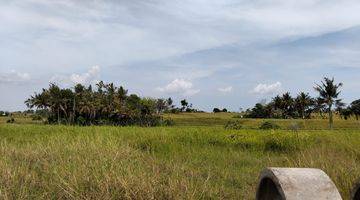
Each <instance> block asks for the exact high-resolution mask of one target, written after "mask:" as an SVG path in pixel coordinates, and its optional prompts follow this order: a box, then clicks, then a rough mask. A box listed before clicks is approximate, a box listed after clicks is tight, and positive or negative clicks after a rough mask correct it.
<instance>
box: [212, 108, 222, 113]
mask: <svg viewBox="0 0 360 200" xmlns="http://www.w3.org/2000/svg"><path fill="white" fill-rule="evenodd" d="M213 112H214V113H218V112H221V110H220V109H219V108H214V109H213Z"/></svg>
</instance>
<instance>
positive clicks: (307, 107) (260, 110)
mask: <svg viewBox="0 0 360 200" xmlns="http://www.w3.org/2000/svg"><path fill="white" fill-rule="evenodd" d="M314 111H319V112H321V111H320V110H319V106H318V105H317V101H316V100H315V99H314V98H312V97H310V96H309V94H307V93H304V92H301V93H300V94H299V95H298V96H297V97H295V98H293V97H292V96H291V95H290V93H289V92H286V93H284V94H283V95H281V96H280V95H277V96H275V97H274V98H272V100H271V102H270V103H268V104H261V103H257V104H256V105H255V107H254V108H252V109H248V110H247V112H246V115H245V117H247V118H284V119H288V118H303V119H305V118H310V115H311V113H312V112H314Z"/></svg>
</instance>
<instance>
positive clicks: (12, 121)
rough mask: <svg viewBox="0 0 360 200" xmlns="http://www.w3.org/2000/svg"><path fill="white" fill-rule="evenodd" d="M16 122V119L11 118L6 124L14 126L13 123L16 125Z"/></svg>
mask: <svg viewBox="0 0 360 200" xmlns="http://www.w3.org/2000/svg"><path fill="white" fill-rule="evenodd" d="M14 122H15V119H14V118H10V119H8V120H7V121H6V123H10V124H12V123H14Z"/></svg>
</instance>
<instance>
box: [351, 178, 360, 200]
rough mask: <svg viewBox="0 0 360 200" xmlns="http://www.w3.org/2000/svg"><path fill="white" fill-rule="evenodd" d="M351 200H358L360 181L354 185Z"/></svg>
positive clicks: (359, 198)
mask: <svg viewBox="0 0 360 200" xmlns="http://www.w3.org/2000/svg"><path fill="white" fill-rule="evenodd" d="M351 199H352V200H360V179H359V180H358V181H357V182H356V183H355V186H354V187H353V189H352V191H351Z"/></svg>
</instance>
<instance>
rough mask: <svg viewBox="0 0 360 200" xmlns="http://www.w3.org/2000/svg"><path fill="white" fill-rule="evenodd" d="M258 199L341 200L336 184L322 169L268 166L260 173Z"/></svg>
mask: <svg viewBox="0 0 360 200" xmlns="http://www.w3.org/2000/svg"><path fill="white" fill-rule="evenodd" d="M256 199H257V200H300V199H302V200H315V199H316V200H321V199H324V200H325V199H327V200H341V196H340V193H339V192H338V190H337V188H336V186H335V184H334V183H333V182H332V181H331V179H330V178H329V177H328V176H327V175H326V173H325V172H323V171H322V170H320V169H311V168H266V169H265V170H263V171H262V172H261V174H260V180H259V185H258V188H257V191H256Z"/></svg>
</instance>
